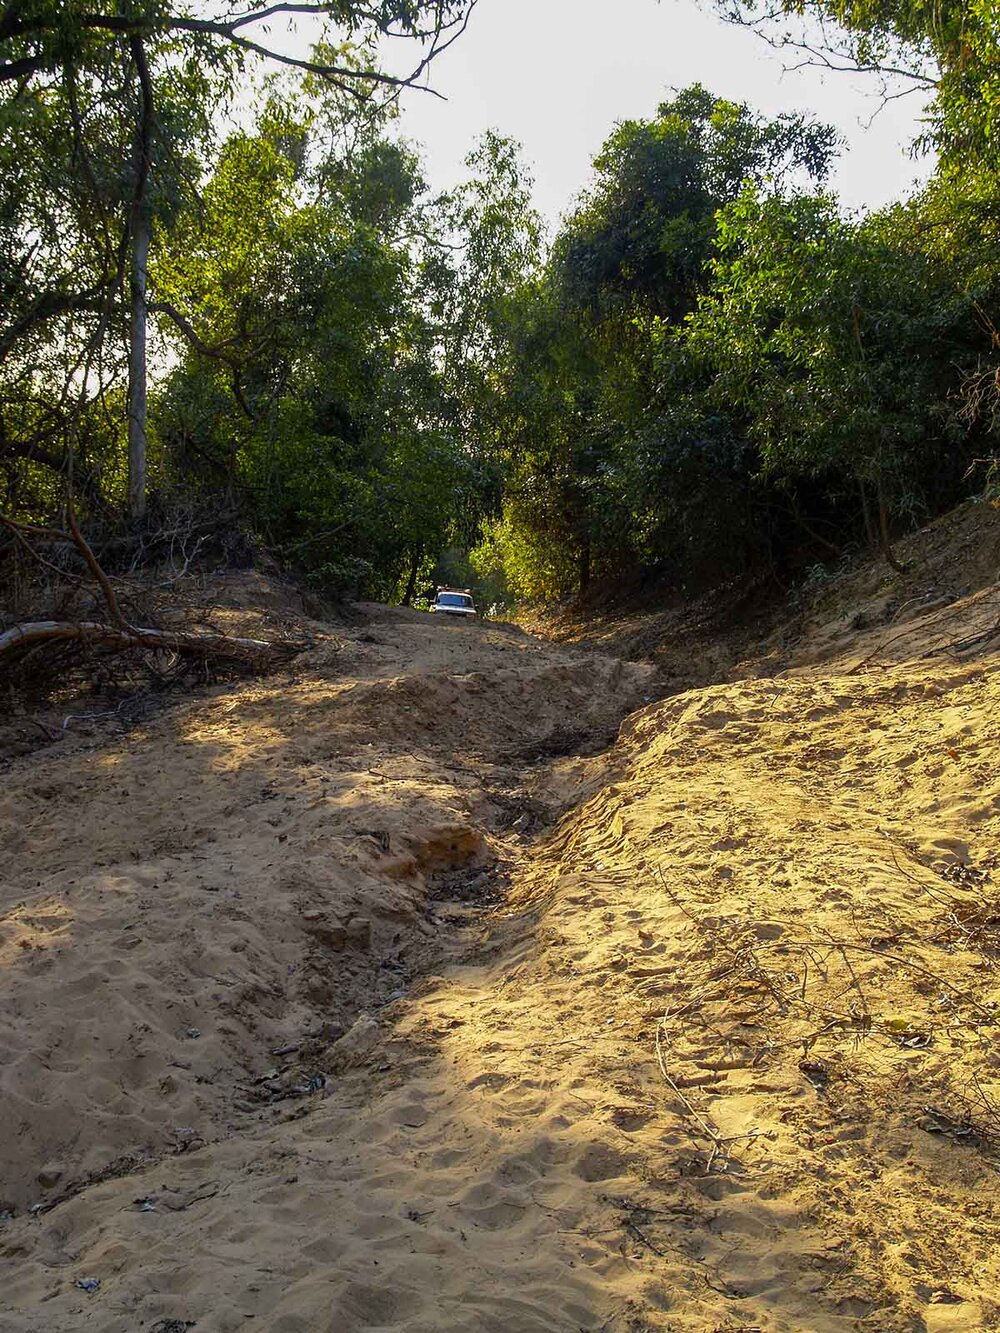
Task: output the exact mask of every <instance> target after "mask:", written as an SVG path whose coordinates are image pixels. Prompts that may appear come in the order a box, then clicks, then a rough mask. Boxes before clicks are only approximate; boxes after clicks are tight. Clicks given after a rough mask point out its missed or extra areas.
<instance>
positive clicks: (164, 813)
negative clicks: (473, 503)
mask: <svg viewBox="0 0 1000 1333" xmlns="http://www.w3.org/2000/svg"><path fill="white" fill-rule="evenodd" d="M368 617H369V618H368V620H367V621H366V622H365V623H363V624H360V625H358V626H355V627H353V628H352V629H350V630H347V631H341V630H339V629H338V630H337V642H333V641H331V642H328V643H326V644H324V645H321V646H320V647H318V648H317V649H316V650H315V652H314V653H312V654H311V655H310V657H308V658H307V659H305V660H303V661H301V662H300V663H299V664H298V665H297V668H296V672H295V675H294V677H290V678H288V679H286V680H273V681H269V682H265V683H264V684H257V685H254V686H245V687H239V688H226V689H219V690H218V691H216V692H214V693H213V694H212V695H211V696H210V697H208V698H204V699H200V700H197V701H193V702H191V703H188V704H185V705H184V706H182V707H181V708H179V709H175V710H172V711H171V712H169V713H165V714H163V715H161V716H160V717H159V718H158V719H157V720H156V721H155V722H152V723H150V724H148V725H147V726H146V727H145V728H144V729H143V730H140V731H133V732H132V733H130V734H129V735H128V736H125V737H121V738H117V739H108V738H97V737H95V738H93V739H91V740H89V741H77V742H73V743H72V744H70V745H68V746H67V747H65V748H63V749H60V750H50V751H48V752H47V753H46V754H44V755H43V756H41V757H36V758H34V759H32V760H31V761H19V763H18V764H17V765H16V766H15V767H14V769H12V770H11V772H10V774H9V775H8V782H7V784H6V787H5V791H4V795H3V798H2V800H0V821H2V823H3V838H4V843H3V845H4V846H5V848H7V849H9V851H8V853H7V856H8V864H7V866H5V873H4V892H5V894H6V895H7V899H6V901H5V903H4V916H3V919H2V922H0V931H2V936H3V939H2V949H3V952H2V954H0V967H2V969H3V970H2V973H0V980H2V985H3V988H4V995H3V1009H2V1012H3V1013H4V1014H5V1015H7V1019H6V1021H5V1027H4V1038H3V1041H4V1046H3V1052H2V1060H3V1065H2V1072H0V1095H2V1097H3V1123H4V1124H5V1125H12V1126H15V1127H16V1130H15V1132H14V1133H13V1134H5V1136H4V1144H3V1148H4V1153H5V1158H4V1168H3V1170H4V1176H3V1179H4V1181H5V1185H4V1190H5V1191H8V1190H9V1192H10V1199H9V1202H10V1203H11V1204H12V1205H13V1206H14V1207H13V1209H12V1210H11V1211H15V1213H16V1215H15V1216H14V1217H13V1219H12V1220H9V1221H7V1222H6V1223H4V1224H0V1225H2V1229H0V1258H2V1262H3V1273H2V1281H0V1310H4V1311H5V1313H4V1322H3V1327H4V1328H5V1329H6V1328H10V1329H12V1330H16V1331H17V1333H25V1331H26V1330H31V1331H32V1333H42V1330H45V1333H51V1331H52V1330H60V1331H61V1330H64V1329H65V1330H76V1329H90V1328H94V1329H101V1330H102V1333H125V1330H129V1331H130V1333H131V1331H132V1330H139V1329H142V1330H157V1331H158V1333H177V1330H180V1329H181V1328H184V1327H194V1328H196V1329H197V1330H198V1333H202V1331H203V1330H211V1331H213V1333H215V1331H219V1333H221V1331H222V1330H234V1329H245V1328H264V1329H267V1330H274V1331H275V1333H314V1331H316V1330H319V1331H321V1333H333V1331H334V1330H337V1331H338V1333H351V1331H353V1330H356V1329H357V1330H360V1329H385V1330H389V1329H394V1330H407V1331H408V1333H432V1330H433V1331H438V1330H449V1331H450V1330H456V1331H457V1330H480V1329H482V1330H496V1331H497V1333H500V1331H501V1330H503V1331H504V1333H508V1331H510V1330H516V1331H520V1330H524V1333H536V1331H541V1330H552V1331H553V1333H556V1331H558V1333H566V1331H569V1330H588V1331H590V1333H596V1331H597V1330H605V1333H626V1331H627V1330H630V1331H631V1333H640V1331H641V1330H646V1329H655V1330H676V1331H679V1333H709V1330H712V1331H713V1333H714V1331H715V1330H720V1331H723V1330H725V1331H727V1333H735V1331H736V1330H750V1329H767V1330H769V1333H771V1331H785V1333H806V1331H808V1333H847V1331H848V1330H865V1331H866V1333H896V1331H898V1333H904V1330H905V1331H906V1333H910V1331H913V1333H917V1331H918V1330H925V1331H926V1333H950V1331H951V1330H972V1329H987V1328H995V1327H1000V1309H998V1307H997V1305H996V1304H994V1295H993V1293H994V1292H995V1291H996V1290H997V1289H998V1279H1000V1272H998V1259H997V1255H998V1253H1000V1250H998V1246H997V1242H998V1240H1000V1216H998V1209H997V1203H996V1197H997V1196H996V1178H997V1176H996V1172H997V1169H998V1155H997V1151H996V1147H995V1145H994V1143H993V1140H992V1138H991V1132H992V1131H991V1124H992V1123H994V1122H992V1121H991V1116H992V1115H993V1114H994V1111H993V1109H991V1108H995V1106H996V1105H997V1103H998V1102H1000V1088H998V1081H997V1066H996V1055H995V1051H996V1039H997V1036H998V1035H1000V1033H998V1029H1000V1024H998V1023H997V1021H996V1019H995V1016H994V1015H995V1006H996V1005H997V1003H998V1002H1000V984H998V981H997V977H996V972H995V963H994V958H995V952H996V945H997V944H998V942H1000V940H998V937H997V933H996V930H995V928H994V924H992V923H993V921H994V916H995V915H996V912H995V905H994V894H995V892H996V890H995V889H994V888H993V887H992V883H993V881H992V874H993V868H994V864H995V861H994V858H995V852H996V847H997V846H998V844H1000V779H998V773H1000V765H998V764H997V758H998V756H1000V698H998V697H997V694H998V690H1000V674H998V671H997V666H998V660H997V658H996V657H995V656H989V655H986V656H983V657H979V658H977V659H976V660H974V661H970V662H966V663H964V664H940V663H936V664H927V663H923V662H916V663H908V662H905V661H904V662H898V663H896V664H894V665H892V666H891V667H887V668H886V669H884V670H880V671H879V672H877V673H874V674H861V675H848V674H845V673H844V672H843V670H842V668H841V667H840V666H838V664H837V663H836V662H833V663H826V664H825V665H823V666H822V667H817V668H815V669H813V670H810V671H807V672H803V673H800V674H794V673H793V674H791V675H788V676H786V677H784V678H782V679H781V680H768V679H759V680H753V679H748V680H741V681H737V682H735V683H733V684H729V685H719V686H714V687H711V688H709V689H705V690H697V691H691V692H689V693H687V694H684V695H679V696H677V697H675V698H672V699H668V700H666V701H664V702H646V700H647V696H648V694H649V692H650V690H651V689H652V688H653V686H652V684H651V676H650V672H649V670H648V669H647V668H644V667H639V666H631V665H622V664H621V663H618V662H615V661H614V660H613V659H610V658H602V657H600V656H597V655H592V654H580V653H573V652H571V651H568V650H567V651H563V650H558V649H553V648H551V647H550V646H547V645H544V644H542V643H540V642H538V641H537V640H534V639H532V638H530V637H529V636H526V635H522V634H519V633H517V632H515V631H508V630H505V629H503V628H500V627H488V626H477V627H468V626H448V627H445V626H435V625H434V624H433V622H430V621H428V620H427V619H426V618H421V617H419V616H417V615H415V614H412V615H411V614H407V613H399V612H396V613H387V612H384V611H380V610H377V609H374V608H372V609H370V610H369V612H368ZM625 714H630V716H629V717H628V720H627V721H626V722H625V725H624V727H623V728H622V732H621V735H620V737H619V739H618V742H617V744H616V745H615V746H614V747H613V749H612V750H611V751H610V752H607V753H604V754H594V755H593V756H592V757H587V755H586V753H585V752H586V751H587V750H588V749H599V748H600V745H601V743H602V741H604V740H606V739H607V738H608V737H609V736H610V735H611V734H612V733H613V732H614V731H615V729H616V728H617V725H618V722H619V720H620V719H621V718H622V717H623V716H624V715H625ZM928 1108H930V1110H929V1109H928ZM998 1123H1000V1122H998ZM998 1141H1000V1140H998ZM102 1175H103V1176H106V1178H105V1179H101V1177H102ZM7 1181H9V1182H10V1184H9V1186H8V1185H7V1184H6V1182H7ZM60 1199H61V1200H62V1201H61V1202H58V1204H57V1206H55V1207H52V1208H50V1209H47V1210H46V1211H40V1212H37V1213H36V1214H34V1215H30V1214H28V1213H26V1211H25V1210H26V1209H28V1208H30V1207H31V1205H32V1204H33V1203H36V1202H42V1203H44V1204H46V1205H48V1204H50V1203H52V1202H54V1201H58V1200H60ZM91 1278H92V1279H96V1280H99V1283H100V1285H99V1287H97V1288H96V1289H95V1290H94V1291H92V1292H91V1293H87V1292H86V1291H84V1290H83V1289H82V1288H80V1287H79V1286H76V1285H75V1284H76V1283H77V1282H79V1281H81V1280H83V1281H86V1280H87V1279H91Z"/></svg>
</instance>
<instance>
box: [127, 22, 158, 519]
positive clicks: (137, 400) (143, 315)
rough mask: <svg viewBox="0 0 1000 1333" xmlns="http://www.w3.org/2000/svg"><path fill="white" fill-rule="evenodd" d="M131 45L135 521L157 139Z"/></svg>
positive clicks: (135, 38) (146, 82) (142, 490)
mask: <svg viewBox="0 0 1000 1333" xmlns="http://www.w3.org/2000/svg"><path fill="white" fill-rule="evenodd" d="M129 47H130V49H131V52H132V59H133V61H134V63H135V70H136V75H137V77H138V80H139V101H140V107H141V110H140V115H139V123H138V125H137V127H136V151H135V187H134V190H133V193H132V211H131V219H130V226H131V253H130V256H129V258H130V273H129V296H130V303H129V337H128V499H129V510H130V512H131V515H132V520H133V522H137V521H138V520H140V519H142V518H143V517H144V516H145V513H146V439H147V415H146V326H147V323H148V320H149V302H148V297H147V291H146V289H147V284H148V274H149V237H150V230H151V222H150V207H149V171H150V165H151V153H152V139H153V84H152V80H151V78H150V74H149V64H148V62H147V60H146V50H145V47H144V46H143V44H142V39H141V37H139V35H138V34H137V33H133V34H132V35H131V37H130V38H129Z"/></svg>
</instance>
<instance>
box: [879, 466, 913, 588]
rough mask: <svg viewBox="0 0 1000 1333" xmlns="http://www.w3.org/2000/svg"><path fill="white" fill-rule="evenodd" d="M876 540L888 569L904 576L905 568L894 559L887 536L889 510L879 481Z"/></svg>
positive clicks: (890, 539)
mask: <svg viewBox="0 0 1000 1333" xmlns="http://www.w3.org/2000/svg"><path fill="white" fill-rule="evenodd" d="M878 540H879V549H880V550H881V552H882V554H883V556H884V557H885V560H886V563H887V564H888V565H889V567H890V569H894V570H895V571H896V573H897V574H905V573H906V566H905V565H903V564H901V563H900V562H899V561H898V560H897V559H896V555H895V552H894V551H893V549H892V538H891V536H890V535H889V509H888V506H887V505H886V502H885V492H884V491H883V490H882V482H881V480H879V483H878Z"/></svg>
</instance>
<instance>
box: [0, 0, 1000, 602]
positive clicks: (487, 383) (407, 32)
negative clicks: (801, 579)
mask: <svg viewBox="0 0 1000 1333" xmlns="http://www.w3.org/2000/svg"><path fill="white" fill-rule="evenodd" d="M482 2H483V3H488V2H489V0H482ZM471 7H472V6H471V5H470V4H468V3H465V4H462V3H459V2H458V0H408V2H407V3H402V0H382V2H381V3H376V4H369V3H353V0H340V2H339V3H337V4H334V5H316V6H310V5H308V4H306V5H297V6H283V5H278V6H269V7H266V8H260V9H256V10H248V11H247V12H246V14H247V15H250V16H252V19H251V18H247V17H246V15H244V16H243V17H241V18H239V19H233V18H232V17H231V16H230V17H228V18H226V19H212V18H210V17H204V18H199V19H193V18H191V17H190V16H189V15H188V13H187V11H186V10H182V9H180V8H177V9H174V8H173V7H172V6H171V5H170V4H169V3H165V4H163V5H162V6H149V7H136V8H129V7H127V6H126V7H124V8H123V7H121V6H119V5H117V4H104V5H102V4H100V3H97V4H94V5H89V6H87V7H86V9H85V10H84V9H82V8H79V7H77V6H75V5H69V6H66V5H64V4H57V3H55V2H54V0H7V3H6V4H3V5H0V293H2V302H0V486H2V494H0V521H3V522H4V523H5V525H6V526H5V529H4V530H5V531H6V532H7V533H8V534H9V536H8V537H7V539H6V541H7V544H6V546H2V547H0V553H3V552H6V553H8V554H10V553H13V552H14V551H16V550H18V549H19V548H20V545H23V536H24V532H25V530H26V529H25V528H24V525H26V524H27V525H31V524H34V525H39V524H44V523H47V522H50V521H53V520H54V519H56V518H57V517H58V515H59V514H60V512H61V510H63V509H64V507H65V505H66V498H67V494H68V491H69V490H71V491H72V494H73V497H74V503H75V506H76V510H77V512H78V513H79V514H80V515H81V519H82V521H83V522H84V524H85V525H86V527H87V529H88V531H89V532H91V534H96V536H94V537H93V538H92V539H93V540H94V541H95V543H96V545H97V548H98V549H104V550H106V551H107V552H108V553H109V559H113V558H114V554H113V553H114V551H115V550H116V549H121V550H125V551H128V550H131V549H133V547H134V545H135V543H136V542H138V543H139V545H140V546H141V547H142V548H143V549H148V550H150V551H154V550H156V549H157V547H156V540H155V539H156V536H157V534H162V533H164V532H169V533H171V534H173V537H172V540H173V539H174V538H177V534H180V538H179V539H180V540H181V541H182V547H183V549H184V550H185V551H188V550H189V549H193V547H194V546H196V545H197V542H198V541H200V540H202V537H204V536H205V534H208V533H210V532H212V531H215V532H216V533H217V532H218V530H219V529H220V528H221V529H225V530H227V531H228V530H233V531H236V530H239V531H247V532H250V533H252V534H253V535H254V537H255V538H256V540H257V541H259V542H260V543H261V544H263V545H264V546H265V547H266V548H268V549H269V550H271V551H273V552H275V553H276V554H278V555H279V556H281V557H282V558H284V559H286V560H288V561H290V562H293V563H295V564H296V565H298V566H299V567H300V568H302V569H303V570H304V572H305V573H306V574H307V576H308V577H309V579H310V580H311V581H312V582H313V583H314V584H315V586H316V587H318V588H320V589H322V590H324V591H326V592H328V593H331V594H355V595H356V594H364V595H368V596H374V597H379V598H403V599H405V600H411V599H412V598H413V597H414V596H415V595H419V594H420V592H421V591H422V590H423V589H424V588H425V587H426V586H428V585H429V583H430V582H431V581H432V580H433V578H434V577H435V574H438V575H441V574H443V575H445V576H450V577H453V578H459V577H461V578H463V579H472V578H474V579H476V580H477V582H478V584H479V585H480V586H481V587H482V589H483V590H484V594H485V595H486V596H487V598H488V599H489V600H491V601H497V602H501V603H502V602H504V601H508V602H509V601H513V600H518V599H543V598H550V597H556V596H562V595H567V594H574V593H580V592H586V590H587V589H588V587H589V586H590V585H591V584H593V583H595V582H601V583H604V582H606V581H608V580H614V581H615V583H616V585H625V586H628V587H634V586H636V585H637V584H639V583H641V582H642V581H643V580H646V579H657V580H665V581H669V582H672V583H674V584H676V585H677V587H678V588H696V587H702V586H706V585H708V584H710V583H713V582H716V581H719V580H722V579H726V578H729V577H731V576H733V575H735V574H738V573H740V572H742V571H745V570H748V569H749V570H763V571H771V572H774V573H775V574H777V575H779V576H783V575H785V574H788V573H791V574H795V573H796V572H801V570H802V569H803V568H804V567H805V566H807V565H808V564H811V563H816V562H820V561H828V560H833V559H836V558H837V557H838V556H839V555H840V554H841V553H842V552H844V551H845V550H847V549H850V548H853V547H856V546H857V545H859V544H861V543H868V544H869V545H870V546H871V547H872V548H873V549H876V550H879V551H880V552H881V553H882V555H883V556H884V557H885V558H886V559H887V560H888V561H890V562H894V561H895V556H894V554H893V540H894V538H895V536H897V535H898V534H899V533H900V532H901V531H902V530H904V529H905V528H906V527H907V526H908V525H911V524H913V523H915V522H917V521H920V520H922V519H924V518H926V517H928V516H930V515H932V514H934V513H936V512H939V511H940V510H942V509H943V508H945V507H947V506H948V505H950V504H952V503H954V502H955V501H956V500H958V499H960V498H961V497H962V496H964V495H966V494H969V493H971V492H973V491H981V490H982V489H983V488H984V487H985V486H989V485H990V484H991V483H992V473H991V468H992V466H993V465H992V459H993V456H994V454H995V453H996V450H997V445H996V435H997V425H998V422H997V416H998V412H1000V387H998V386H1000V333H998V330H997V323H998V322H1000V313H998V297H1000V236H998V234H997V228H998V219H1000V166H998V158H997V155H996V147H997V131H998V125H997V115H998V112H997V108H998V107H1000V75H998V73H997V70H998V69H1000V56H998V53H1000V19H998V17H997V15H996V13H995V11H994V6H993V4H992V2H991V0H976V2H974V3H971V4H970V3H962V4H957V3H956V4H949V3H941V2H940V0H938V2H937V3H935V4H934V5H927V4H924V3H923V0H893V2H892V3H882V2H881V0H880V2H879V3H875V0H811V2H810V3H808V4H807V5H806V6H805V9H806V11H807V17H808V20H809V26H808V29H807V31H806V34H805V35H804V36H803V37H802V38H801V40H802V42H803V43H805V46H806V48H807V50H806V55H807V58H812V59H815V60H816V61H817V62H818V63H820V64H824V63H825V64H831V63H835V64H842V65H847V66H851V67H855V68H857V67H860V68H865V69H868V70H870V71H873V73H874V74H875V75H876V76H877V75H878V74H879V72H881V73H882V74H884V75H885V76H887V77H888V76H889V75H890V74H891V76H892V78H893V80H894V82H893V84H892V91H893V92H894V93H895V92H898V91H900V90H901V89H905V88H912V89H913V91H914V95H915V96H918V97H921V96H922V97H924V98H926V99H927V102H928V114H927V121H926V137H925V142H924V143H923V144H922V145H920V146H918V147H919V148H921V149H922V150H923V151H933V152H935V153H936V154H937V161H938V166H937V170H936V172H935V175H934V177H933V179H932V180H931V181H930V183H929V184H928V185H927V186H926V188H924V189H923V190H922V192H921V193H920V194H918V195H917V196H916V197H914V198H912V199H910V200H908V201H907V202H905V203H900V204H897V205H894V206H892V207H890V208H887V209H884V210H882V211H880V212H876V213H872V214H868V215H863V216H852V215H850V214H848V213H847V212H846V211H845V210H844V209H843V208H842V207H841V205H840V204H839V203H838V201H837V199H836V198H835V197H834V196H833V195H832V194H831V193H830V192H829V190H828V188H827V182H828V179H829V175H830V171H831V167H832V165H833V163H834V161H835V157H836V153H837V151H838V142H837V137H836V135H835V133H834V132H833V130H831V129H830V128H829V127H828V126H825V125H823V124H820V123H818V122H816V121H815V120H812V119H810V118H808V117H805V116H792V115H786V116H780V117H778V118H777V119H772V120H768V119H765V118H763V117H761V116H759V115H758V114H757V113H756V112H755V111H754V110H753V108H750V107H747V106H744V105H740V104H737V103H734V102H732V101H729V100H727V99H726V98H725V97H724V95H722V94H724V92H725V90H724V89H721V90H712V91H707V90H706V89H704V88H701V87H697V86H696V87H691V88H688V89H686V90H683V91H681V92H679V93H676V94H674V95H672V96H671V97H670V98H669V100H666V101H664V103H663V104H662V105H661V106H659V107H658V108H655V109H653V108H651V115H650V117H649V119H647V120H643V121H626V122H622V123H620V124H618V125H616V126H614V127H609V136H608V139H607V141H606V143H605V144H604V146H603V148H602V150H601V152H600V153H599V154H598V156H597V157H596V159H595V161H594V164H593V173H592V179H591V182H590V184H589V186H588V188H587V189H586V190H585V192H584V193H583V194H582V196H581V197H580V198H579V199H578V200H576V201H575V202H571V203H569V205H568V211H567V213H566V215H565V216H564V218H563V220H562V222H561V223H560V225H559V227H558V229H557V233H556V235H555V236H554V238H552V239H551V241H547V239H546V238H545V236H544V234H543V228H542V226H541V223H540V220H539V218H538V217H537V215H536V214H535V212H534V210H533V207H532V203H531V181H530V179H529V178H528V176H527V174H526V172H525V170H524V168H523V166H522V164H521V161H520V157H519V152H518V148H517V146H516V145H515V144H513V143H511V142H510V141H509V140H507V139H505V138H503V137H502V135H501V134H500V133H491V134H489V135H487V136H485V138H484V139H483V140H482V141H481V142H480V143H479V145H478V146H477V148H476V149H475V151H474V152H473V153H472V155H471V156H470V158H469V161H468V179H467V181H466V182H465V183H464V184H462V185H461V186H459V187H458V188H456V189H455V190H453V191H451V192H449V193H447V194H445V195H433V194H432V193H431V192H429V191H428V189H427V186H426V184H425V182H424V180H423V177H422V174H421V163H420V159H419V155H418V153H417V152H416V151H415V150H414V149H413V148H411V147H410V146H408V144H407V143H406V141H405V139H404V138H403V137H401V135H400V131H399V126H398V124H397V122H396V121H395V120H394V105H395V96H396V93H397V92H398V89H399V86H400V85H401V84H404V83H405V82H406V80H407V78H408V77H409V76H408V75H403V76H397V75H390V74H387V73H386V72H385V69H384V68H383V66H382V64H381V63H380V61H379V56H380V53H381V49H382V48H381V46H380V45H379V42H380V40H384V37H385V34H386V33H389V32H392V33H395V34H397V35H398V36H401V37H403V38H406V39H409V40H410V42H411V43H415V45H416V50H417V52H418V57H419V58H418V60H417V62H416V68H415V70H414V72H413V73H414V76H415V77H424V76H425V72H426V71H425V66H426V64H427V62H429V61H430V60H431V59H432V58H433V56H434V54H435V52H436V51H438V50H440V49H442V48H443V47H444V46H445V45H446V44H447V43H448V42H449V41H451V40H453V39H454V40H460V39H461V33H462V28H463V26H464V24H465V22H466V20H467V19H468V17H469V11H470V9H471ZM290 8H294V9H296V10H298V11H303V10H304V11H309V10H310V9H312V10H313V11H314V12H315V13H316V14H317V16H324V15H325V16H326V17H328V18H331V19H332V20H333V21H334V23H335V28H334V30H333V32H335V33H336V34H337V37H336V39H335V38H334V36H333V35H328V36H327V37H326V38H325V39H323V40H321V41H319V42H318V44H317V45H316V46H315V47H314V48H313V49H312V51H311V54H310V55H309V57H308V58H302V59H295V60H290V59H289V58H288V57H286V56H283V55H282V54H281V51H280V50H279V49H278V48H277V47H275V48H273V49H272V48H271V47H269V46H268V45H267V43H266V41H265V39H264V37H262V36H261V32H262V30H261V29H260V27H259V26H253V25H254V24H259V23H260V21H261V20H262V19H264V18H268V17H272V16H275V15H280V14H281V13H282V12H284V11H286V10H288V9H290ZM802 8H803V7H802V6H801V5H799V4H798V3H796V0H787V4H786V10H787V14H788V23H789V24H790V25H792V26H790V27H787V28H786V27H785V26H783V25H782V22H781V21H780V20H777V19H776V18H775V16H774V11H773V7H768V12H767V13H766V14H765V13H763V12H761V11H760V9H759V7H758V6H756V5H755V3H754V0H727V3H726V5H725V9H726V10H727V16H728V17H729V18H730V19H731V20H733V21H737V22H742V23H745V24H748V25H762V26H763V27H764V28H765V30H766V32H767V33H769V34H770V35H771V37H772V40H777V41H787V42H792V41H793V40H796V28H795V26H794V25H795V24H797V23H799V22H800V18H799V13H798V12H799V11H800V10H801V9H802ZM227 13H228V11H227ZM817 25H819V26H817ZM18 525H20V526H18ZM213 525H214V526H213ZM199 533H201V534H202V536H199V535H198V534H199ZM185 534H186V536H185ZM188 538H189V539H190V547H189V546H187V545H184V542H185V541H187V540H188ZM0 540H3V539H0ZM102 540H103V542H104V546H103V548H102V547H101V541H102ZM130 542H131V543H133V547H130V546H129V543H130Z"/></svg>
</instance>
